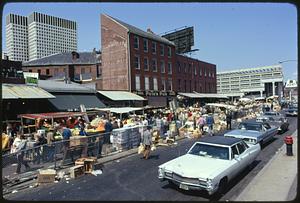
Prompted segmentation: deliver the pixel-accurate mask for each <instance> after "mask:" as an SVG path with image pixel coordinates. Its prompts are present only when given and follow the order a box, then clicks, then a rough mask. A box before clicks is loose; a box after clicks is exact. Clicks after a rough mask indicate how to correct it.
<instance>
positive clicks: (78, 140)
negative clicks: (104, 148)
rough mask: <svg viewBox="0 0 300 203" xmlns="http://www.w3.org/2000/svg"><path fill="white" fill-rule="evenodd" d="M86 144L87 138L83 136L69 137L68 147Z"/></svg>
mask: <svg viewBox="0 0 300 203" xmlns="http://www.w3.org/2000/svg"><path fill="white" fill-rule="evenodd" d="M85 144H87V137H85V136H72V137H70V147H72V146H78V145H85Z"/></svg>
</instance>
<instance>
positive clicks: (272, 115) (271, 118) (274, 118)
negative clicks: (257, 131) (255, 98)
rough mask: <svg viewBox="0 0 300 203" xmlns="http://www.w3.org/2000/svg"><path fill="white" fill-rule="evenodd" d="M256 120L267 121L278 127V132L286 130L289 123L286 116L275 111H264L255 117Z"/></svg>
mask: <svg viewBox="0 0 300 203" xmlns="http://www.w3.org/2000/svg"><path fill="white" fill-rule="evenodd" d="M256 121H257V122H268V123H269V124H271V125H275V126H276V127H278V133H279V134H282V133H284V132H286V131H288V128H289V123H288V120H287V118H286V117H285V116H284V115H283V114H281V113H279V112H276V111H270V112H265V113H264V114H263V115H261V116H259V117H257V118H256Z"/></svg>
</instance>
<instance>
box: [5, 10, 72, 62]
mask: <svg viewBox="0 0 300 203" xmlns="http://www.w3.org/2000/svg"><path fill="white" fill-rule="evenodd" d="M6 33H7V34H6V46H7V50H8V56H9V58H10V60H20V61H28V60H35V59H39V58H42V57H45V56H49V55H52V54H57V53H61V52H69V51H77V24H76V22H75V21H70V20H66V19H62V18H58V17H54V16H49V15H45V14H42V13H37V12H33V13H32V14H30V15H29V16H28V17H24V16H18V15H15V14H9V15H8V16H7V17H6Z"/></svg>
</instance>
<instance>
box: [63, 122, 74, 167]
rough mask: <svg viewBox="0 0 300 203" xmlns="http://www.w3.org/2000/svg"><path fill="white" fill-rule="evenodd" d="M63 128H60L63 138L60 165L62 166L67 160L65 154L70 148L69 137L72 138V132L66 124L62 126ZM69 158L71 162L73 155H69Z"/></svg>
mask: <svg viewBox="0 0 300 203" xmlns="http://www.w3.org/2000/svg"><path fill="white" fill-rule="evenodd" d="M62 126H63V128H62V137H63V153H64V154H63V159H62V161H61V165H63V163H64V161H65V160H66V158H67V154H68V151H69V147H70V137H71V136H72V132H71V130H70V128H68V127H67V125H66V124H62ZM71 158H72V161H74V160H73V155H72V154H71Z"/></svg>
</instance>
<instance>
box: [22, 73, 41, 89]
mask: <svg viewBox="0 0 300 203" xmlns="http://www.w3.org/2000/svg"><path fill="white" fill-rule="evenodd" d="M23 75H24V79H25V83H26V84H27V85H34V86H37V85H38V79H39V74H38V73H30V72H23Z"/></svg>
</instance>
